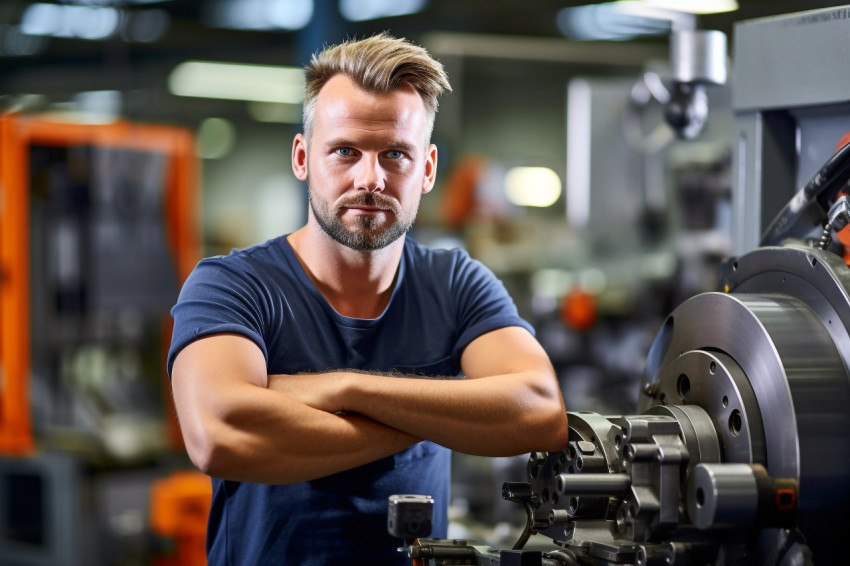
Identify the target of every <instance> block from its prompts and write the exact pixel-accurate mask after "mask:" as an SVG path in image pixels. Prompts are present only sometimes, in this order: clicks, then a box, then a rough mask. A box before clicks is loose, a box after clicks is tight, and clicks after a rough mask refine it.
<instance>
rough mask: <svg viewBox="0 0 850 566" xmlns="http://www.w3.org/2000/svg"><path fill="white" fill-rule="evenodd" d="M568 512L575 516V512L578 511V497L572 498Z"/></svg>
mask: <svg viewBox="0 0 850 566" xmlns="http://www.w3.org/2000/svg"><path fill="white" fill-rule="evenodd" d="M568 511H569V513H570V514H571V515H575V512H576V511H578V498H577V497H570V508H569V510H568Z"/></svg>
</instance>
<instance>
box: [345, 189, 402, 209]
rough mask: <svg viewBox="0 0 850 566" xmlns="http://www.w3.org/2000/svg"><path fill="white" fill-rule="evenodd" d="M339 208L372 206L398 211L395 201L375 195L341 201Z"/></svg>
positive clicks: (367, 194)
mask: <svg viewBox="0 0 850 566" xmlns="http://www.w3.org/2000/svg"><path fill="white" fill-rule="evenodd" d="M339 206H341V207H345V208H348V207H352V206H370V207H375V208H381V209H385V210H391V211H394V210H395V209H396V205H395V201H393V200H392V199H390V198H389V197H385V196H384V195H381V194H375V193H366V194H361V195H356V196H353V197H350V198H346V199H344V200H341V201H339Z"/></svg>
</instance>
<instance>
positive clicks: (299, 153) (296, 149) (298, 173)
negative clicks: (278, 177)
mask: <svg viewBox="0 0 850 566" xmlns="http://www.w3.org/2000/svg"><path fill="white" fill-rule="evenodd" d="M292 172H293V173H295V177H296V178H297V179H298V180H299V181H306V180H307V140H305V139H304V136H303V135H302V134H295V139H294V140H292Z"/></svg>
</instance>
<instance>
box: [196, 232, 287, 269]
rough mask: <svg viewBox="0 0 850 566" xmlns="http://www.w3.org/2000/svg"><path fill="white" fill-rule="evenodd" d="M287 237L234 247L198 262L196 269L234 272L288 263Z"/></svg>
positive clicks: (276, 266)
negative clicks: (224, 252)
mask: <svg viewBox="0 0 850 566" xmlns="http://www.w3.org/2000/svg"><path fill="white" fill-rule="evenodd" d="M285 247H286V240H285V237H283V236H281V237H279V238H273V239H271V240H268V241H266V242H263V243H262V244H256V245H253V246H250V247H247V248H241V249H233V250H231V252H230V253H229V254H226V255H215V256H210V257H207V258H204V259H202V260H201V261H200V262H198V265H197V266H196V267H195V270H196V271H197V270H207V271H209V270H213V271H223V272H230V273H233V274H236V273H239V272H246V271H254V272H256V271H262V270H263V269H266V268H269V267H274V268H280V267H281V266H284V265H286V251H285V249H284V248H285Z"/></svg>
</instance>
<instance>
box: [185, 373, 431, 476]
mask: <svg viewBox="0 0 850 566" xmlns="http://www.w3.org/2000/svg"><path fill="white" fill-rule="evenodd" d="M251 389H254V390H251ZM199 413H200V414H198V415H197V416H196V418H195V419H194V420H195V422H194V423H191V424H190V423H184V422H183V420H188V418H189V417H187V418H186V419H181V425H182V426H183V429H184V436H185V437H186V440H187V449H188V451H189V454H190V456H192V459H193V461H194V462H195V463H196V465H198V466H199V468H201V469H202V470H203V471H204V472H206V473H209V474H210V475H213V476H216V477H220V478H222V479H230V480H237V481H250V482H256V483H268V484H289V483H296V482H301V481H307V480H311V479H316V478H319V477H324V476H327V475H330V474H333V473H337V472H341V471H344V470H347V469H351V468H354V467H357V466H360V465H363V464H366V463H369V462H372V461H375V460H378V459H380V458H383V457H386V456H390V455H392V454H395V453H397V452H399V451H401V450H403V449H405V448H407V447H408V446H410V445H412V444H414V443H415V442H417V441H418V439H417V438H415V437H413V436H411V435H410V434H408V433H405V432H401V431H399V430H396V429H393V428H391V427H389V426H386V425H384V424H381V423H378V422H376V421H374V420H372V419H369V418H367V417H364V416H360V415H337V414H332V413H328V412H325V411H321V410H317V409H314V408H311V407H308V406H306V405H304V404H302V403H300V402H298V401H296V400H294V399H292V398H288V397H287V396H285V395H283V394H279V393H276V392H274V391H269V390H266V389H262V388H256V387H253V386H246V387H245V388H244V389H243V391H242V392H240V393H239V394H238V395H236V396H234V397H231V399H230V400H229V402H228V404H227V407H226V409H225V408H222V409H221V410H216V408H215V407H214V406H212V407H208V408H207V410H206V411H199Z"/></svg>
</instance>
